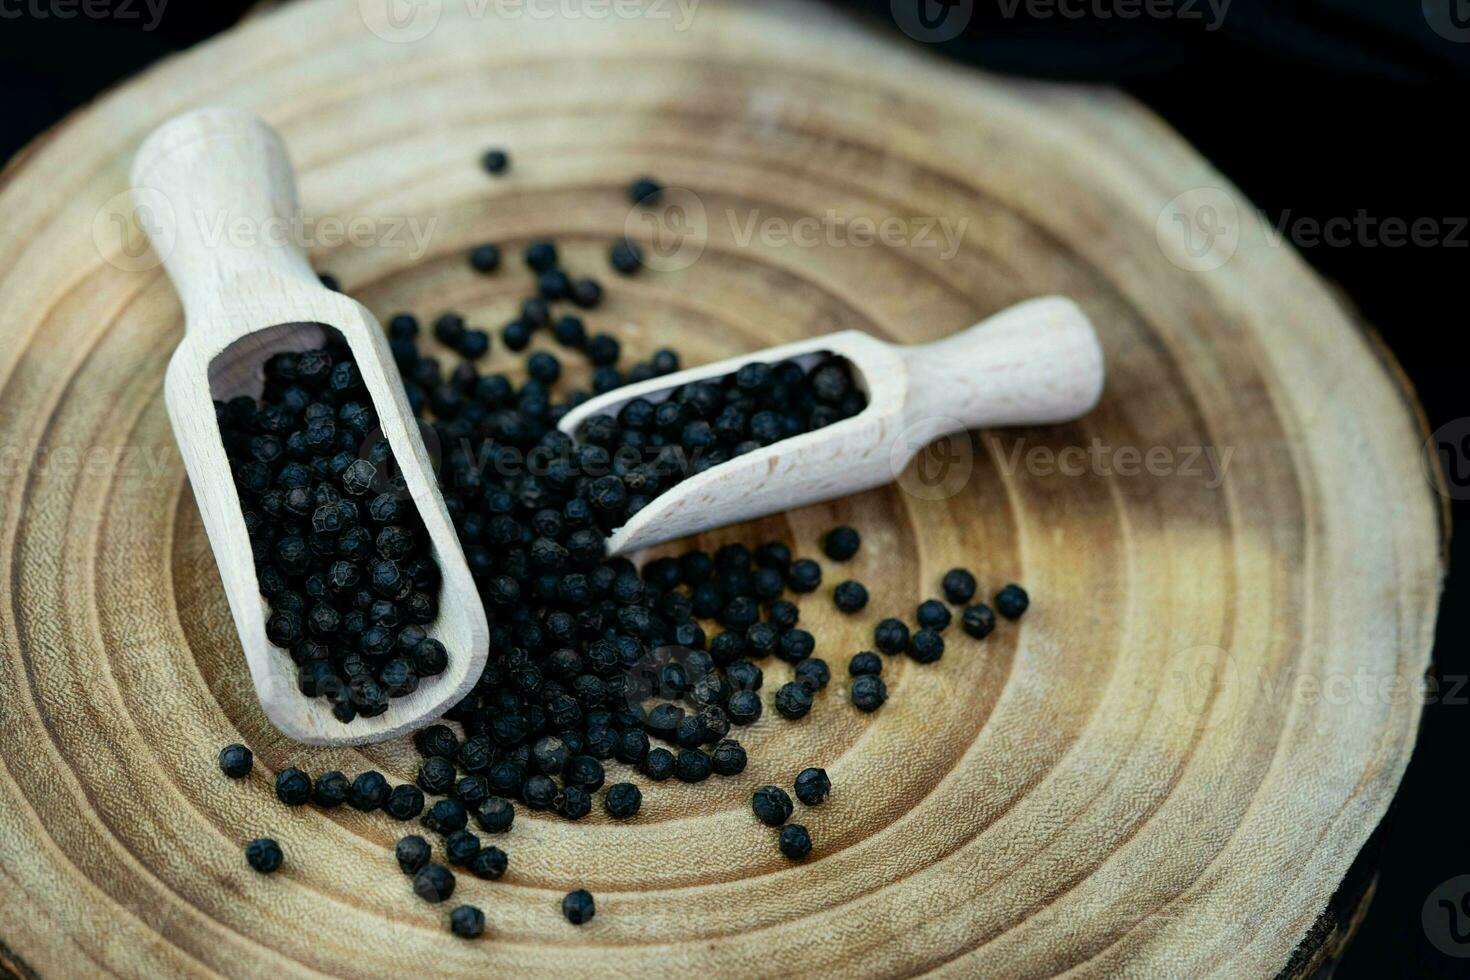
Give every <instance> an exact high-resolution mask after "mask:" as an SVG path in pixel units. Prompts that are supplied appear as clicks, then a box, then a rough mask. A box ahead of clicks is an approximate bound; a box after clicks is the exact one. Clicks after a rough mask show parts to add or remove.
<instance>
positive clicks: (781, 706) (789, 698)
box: [776, 681, 812, 721]
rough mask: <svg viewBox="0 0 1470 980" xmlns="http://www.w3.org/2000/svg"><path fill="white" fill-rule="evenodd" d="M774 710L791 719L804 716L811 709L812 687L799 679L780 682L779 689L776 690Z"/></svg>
mask: <svg viewBox="0 0 1470 980" xmlns="http://www.w3.org/2000/svg"><path fill="white" fill-rule="evenodd" d="M776 710H777V711H779V712H780V713H781V717H783V718H788V719H790V720H792V721H795V720H796V719H798V718H805V717H806V715H807V712H809V711H811V710H812V689H811V688H809V687H807V686H806V685H805V684H803V683H801V682H800V681H791V682H790V683H788V684H782V685H781V689H780V690H779V691H777V692H776Z"/></svg>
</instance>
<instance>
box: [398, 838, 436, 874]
mask: <svg viewBox="0 0 1470 980" xmlns="http://www.w3.org/2000/svg"><path fill="white" fill-rule="evenodd" d="M431 851H432V849H431V848H430V847H429V842H428V841H426V840H424V839H423V838H422V837H420V836H419V835H418V834H409V835H408V836H407V837H403V838H400V839H399V841H398V845H397V846H396V847H394V848H393V856H394V857H396V858H397V859H398V868H399V870H400V871H402V872H403V873H404V874H406V875H416V874H418V873H419V872H420V871H422V870H423V867H424V865H426V864H428V863H429V854H430V853H431Z"/></svg>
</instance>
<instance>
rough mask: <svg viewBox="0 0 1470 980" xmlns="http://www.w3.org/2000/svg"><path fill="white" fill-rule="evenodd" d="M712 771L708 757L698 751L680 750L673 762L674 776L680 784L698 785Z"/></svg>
mask: <svg viewBox="0 0 1470 980" xmlns="http://www.w3.org/2000/svg"><path fill="white" fill-rule="evenodd" d="M711 771H712V765H711V763H710V757H709V756H707V755H705V754H704V753H703V752H701V751H700V750H699V749H680V750H679V755H678V757H677V759H676V760H675V762H674V775H675V776H677V777H679V779H680V780H681V781H682V782H686V783H700V782H703V781H704V780H706V779H708V778H709V774H710V772H711Z"/></svg>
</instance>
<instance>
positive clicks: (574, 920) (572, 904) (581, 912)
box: [561, 888, 597, 926]
mask: <svg viewBox="0 0 1470 980" xmlns="http://www.w3.org/2000/svg"><path fill="white" fill-rule="evenodd" d="M596 913H597V908H596V906H595V905H594V903H593V901H592V893H591V892H589V891H587V889H585V888H578V889H577V890H576V891H574V892H568V893H567V896H566V897H565V898H563V899H562V900H561V914H562V915H564V916H566V917H567V921H568V922H570V923H571V924H572V925H574V926H580V925H582V924H583V923H586V922H590V921H592V916H593V915H595V914H596Z"/></svg>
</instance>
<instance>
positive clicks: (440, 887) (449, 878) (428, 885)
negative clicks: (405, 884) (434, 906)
mask: <svg viewBox="0 0 1470 980" xmlns="http://www.w3.org/2000/svg"><path fill="white" fill-rule="evenodd" d="M413 893H414V894H415V895H417V896H418V897H419V898H422V899H423V900H424V901H426V902H442V901H444V900H445V899H447V898H449V896H451V895H453V894H454V872H453V871H450V870H449V869H448V868H446V867H444V865H442V864H428V865H425V866H424V867H423V868H422V869H421V870H420V871H419V872H418V874H416V875H414V878H413Z"/></svg>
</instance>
